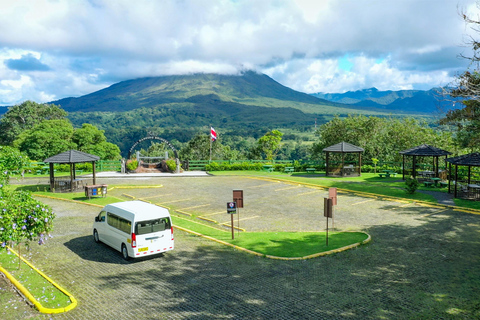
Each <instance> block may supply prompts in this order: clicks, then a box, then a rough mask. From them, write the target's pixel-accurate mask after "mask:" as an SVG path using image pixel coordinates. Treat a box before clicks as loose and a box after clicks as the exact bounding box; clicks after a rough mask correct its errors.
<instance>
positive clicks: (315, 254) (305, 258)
mask: <svg viewBox="0 0 480 320" xmlns="http://www.w3.org/2000/svg"><path fill="white" fill-rule="evenodd" d="M173 226H174V227H175V228H177V229H179V230H182V231H185V232H188V233H191V234H194V235H196V236H199V237H202V238H205V239H208V240H212V241H215V242H217V243H220V244H223V245H226V246H229V247H232V248H234V249H237V250H240V251H243V252H246V253H250V254H253V255H256V256H259V257H266V258H269V259H275V260H285V261H290V260H307V259H312V258H317V257H322V256H326V255H329V254H333V253H338V252H342V251H345V250H349V249H352V248H355V247H358V246H360V245H362V244H366V243H368V242H370V241H371V240H372V237H371V236H370V235H369V234H368V233H366V232H363V231H355V232H362V233H365V234H366V235H367V236H368V238H367V239H365V240H363V241H362V242H357V243H354V244H351V245H348V246H345V247H342V248H337V249H333V250H330V251H324V252H319V253H314V254H311V255H308V256H304V257H294V258H287V257H277V256H272V255H268V254H263V253H259V252H256V251H252V250H249V249H246V248H243V247H239V246H236V245H234V244H231V243H228V242H225V241H222V240H218V239H216V238H213V237H210V236H206V235H204V234H201V233H198V232H195V231H192V230H189V229H186V228H183V227H179V226H176V225H173ZM345 232H348V231H345ZM352 232H353V231H352Z"/></svg>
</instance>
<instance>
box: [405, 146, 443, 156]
mask: <svg viewBox="0 0 480 320" xmlns="http://www.w3.org/2000/svg"><path fill="white" fill-rule="evenodd" d="M399 153H400V154H403V155H406V156H421V157H439V156H446V155H449V154H452V153H451V152H448V151H446V150H442V149H439V148H436V147H432V146H429V145H428V144H422V145H420V146H416V147H413V148H410V149H407V150H403V151H400V152H399Z"/></svg>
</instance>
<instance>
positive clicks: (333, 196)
mask: <svg viewBox="0 0 480 320" xmlns="http://www.w3.org/2000/svg"><path fill="white" fill-rule="evenodd" d="M328 197H329V198H330V199H332V201H333V202H332V230H334V229H335V218H334V217H333V206H336V205H337V188H329V189H328Z"/></svg>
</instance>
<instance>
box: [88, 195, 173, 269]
mask: <svg viewBox="0 0 480 320" xmlns="http://www.w3.org/2000/svg"><path fill="white" fill-rule="evenodd" d="M93 238H94V239H95V242H100V241H101V242H103V243H105V244H107V245H109V246H111V247H112V248H114V249H116V250H118V251H120V252H121V253H122V255H123V258H124V259H125V260H128V259H129V258H138V257H143V256H148V255H152V254H157V253H162V252H166V251H170V250H173V227H172V218H171V217H170V212H169V211H168V209H166V208H162V207H159V206H156V205H154V204H150V203H147V202H143V201H138V200H136V201H125V202H118V203H113V204H109V205H106V206H105V207H104V208H103V209H102V211H100V213H99V214H98V216H96V217H95V222H94V223H93Z"/></svg>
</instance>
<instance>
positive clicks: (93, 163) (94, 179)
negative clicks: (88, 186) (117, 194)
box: [92, 161, 97, 185]
mask: <svg viewBox="0 0 480 320" xmlns="http://www.w3.org/2000/svg"><path fill="white" fill-rule="evenodd" d="M92 170H93V185H96V184H97V179H96V178H95V176H96V174H95V161H92Z"/></svg>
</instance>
